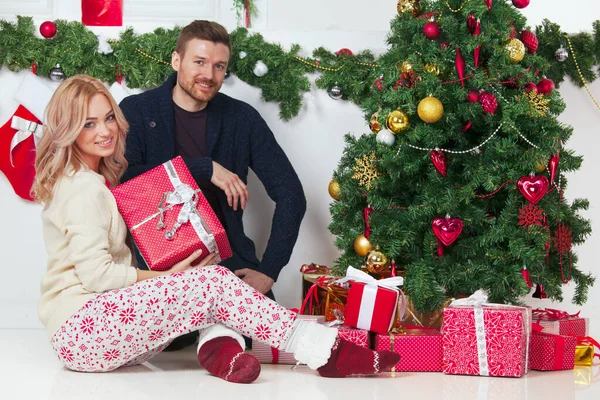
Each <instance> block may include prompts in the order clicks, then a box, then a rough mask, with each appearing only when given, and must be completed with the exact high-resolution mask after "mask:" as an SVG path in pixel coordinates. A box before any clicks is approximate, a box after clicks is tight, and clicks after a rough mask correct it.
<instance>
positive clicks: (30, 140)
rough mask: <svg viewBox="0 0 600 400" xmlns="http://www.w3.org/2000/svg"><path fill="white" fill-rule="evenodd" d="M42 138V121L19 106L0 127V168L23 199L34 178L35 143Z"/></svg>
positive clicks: (26, 198) (25, 197)
mask: <svg viewBox="0 0 600 400" xmlns="http://www.w3.org/2000/svg"><path fill="white" fill-rule="evenodd" d="M41 137H42V123H41V122H40V120H38V119H37V118H36V117H35V116H34V115H33V114H32V113H31V112H30V111H29V110H27V109H26V108H25V107H23V106H19V107H18V108H17V111H15V113H14V114H13V116H12V117H11V118H9V120H8V121H7V122H6V123H5V124H4V125H3V126H2V128H0V171H2V172H3V173H4V175H6V178H8V181H9V182H10V184H11V185H12V187H13V190H14V191H15V193H16V194H17V195H18V196H20V197H22V198H23V199H25V200H30V201H33V198H32V197H31V195H30V193H29V192H30V190H31V186H32V184H33V179H34V177H35V142H36V140H38V139H39V138H41Z"/></svg>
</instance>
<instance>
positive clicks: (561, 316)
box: [532, 308, 589, 336]
mask: <svg viewBox="0 0 600 400" xmlns="http://www.w3.org/2000/svg"><path fill="white" fill-rule="evenodd" d="M532 313H533V320H534V321H535V322H537V323H538V324H540V325H541V326H542V327H543V328H544V333H550V334H552V335H561V336H587V333H588V326H589V320H588V319H587V318H581V317H579V313H577V314H568V313H566V312H565V311H561V310H555V309H552V308H546V309H540V308H537V309H535V310H533V312H532Z"/></svg>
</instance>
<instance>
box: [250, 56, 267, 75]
mask: <svg viewBox="0 0 600 400" xmlns="http://www.w3.org/2000/svg"><path fill="white" fill-rule="evenodd" d="M252 72H254V75H256V76H258V77H262V76H265V75H266V74H267V72H269V67H267V65H266V64H265V63H264V62H262V61H261V60H258V61H257V62H256V65H255V66H254V70H253V71H252Z"/></svg>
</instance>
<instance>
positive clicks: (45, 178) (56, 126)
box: [31, 75, 129, 205]
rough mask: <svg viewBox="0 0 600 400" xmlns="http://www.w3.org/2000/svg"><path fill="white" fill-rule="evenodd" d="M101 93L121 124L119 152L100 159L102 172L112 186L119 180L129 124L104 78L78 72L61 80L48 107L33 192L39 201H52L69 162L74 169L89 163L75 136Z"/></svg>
mask: <svg viewBox="0 0 600 400" xmlns="http://www.w3.org/2000/svg"><path fill="white" fill-rule="evenodd" d="M97 94H103V95H104V96H106V99H107V100H108V102H109V103H110V105H111V107H112V109H113V112H114V113H115V119H116V121H117V126H118V127H119V134H118V136H117V138H116V143H115V152H114V153H113V154H112V156H111V157H109V158H104V157H103V158H102V159H101V160H100V165H99V168H98V172H99V173H100V174H101V175H103V176H104V177H105V178H106V179H107V180H108V182H109V183H110V186H111V187H114V186H116V185H117V184H118V183H119V179H120V178H121V175H123V172H125V169H126V168H127V161H126V160H125V156H124V153H125V135H126V134H127V130H128V129H129V124H128V123H127V120H125V117H124V116H123V113H122V112H121V109H120V108H119V106H118V105H117V103H116V102H115V100H114V99H113V97H112V96H111V94H110V92H109V91H108V89H107V88H106V87H105V86H104V84H103V83H102V82H100V81H99V80H98V79H96V78H92V77H91V76H87V75H75V76H73V77H71V78H69V79H67V80H65V81H64V82H63V83H61V84H60V86H59V87H58V89H56V91H55V92H54V94H53V95H52V98H51V99H50V103H48V106H47V107H46V117H45V121H44V134H43V137H42V140H41V141H40V143H39V145H38V146H37V156H36V159H35V169H36V176H35V181H34V183H33V187H32V189H31V195H32V196H33V197H34V198H35V200H36V201H37V202H39V203H41V204H45V205H47V204H48V203H49V202H50V201H52V195H53V190H54V187H55V186H56V184H57V183H58V182H59V180H60V179H61V178H62V177H63V176H64V175H65V169H66V168H67V167H68V166H71V167H72V168H73V170H74V171H79V170H81V169H82V168H86V167H87V165H86V163H85V162H84V158H83V154H82V152H81V150H80V149H79V148H78V147H77V145H76V144H75V140H76V139H77V137H78V136H79V134H80V133H81V131H82V130H83V128H84V125H85V123H86V118H87V114H88V104H89V102H90V99H91V98H92V97H94V96H95V95H97Z"/></svg>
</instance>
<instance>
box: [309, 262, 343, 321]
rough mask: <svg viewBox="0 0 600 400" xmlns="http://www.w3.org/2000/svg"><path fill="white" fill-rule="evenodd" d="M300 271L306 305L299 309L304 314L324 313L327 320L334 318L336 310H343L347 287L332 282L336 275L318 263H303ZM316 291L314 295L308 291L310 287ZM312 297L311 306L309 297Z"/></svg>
mask: <svg viewBox="0 0 600 400" xmlns="http://www.w3.org/2000/svg"><path fill="white" fill-rule="evenodd" d="M300 272H302V299H303V304H304V303H305V304H306V306H305V307H303V309H302V310H300V313H301V314H305V315H325V319H326V320H327V321H333V320H335V319H336V315H335V314H336V310H339V311H341V312H342V313H343V312H344V310H345V308H346V299H347V297H348V289H347V288H345V287H343V286H341V285H339V284H337V283H334V282H335V280H337V278H336V277H334V276H332V275H331V274H330V272H331V271H330V270H329V268H327V267H325V266H322V265H318V264H305V265H303V266H302V268H301V269H300ZM313 286H314V289H313V290H315V291H316V296H315V295H314V294H313V293H309V292H310V291H311V288H313ZM309 295H310V296H311V297H312V306H311V302H310V300H311V299H310V298H308V296H309Z"/></svg>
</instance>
